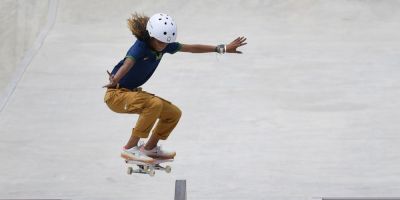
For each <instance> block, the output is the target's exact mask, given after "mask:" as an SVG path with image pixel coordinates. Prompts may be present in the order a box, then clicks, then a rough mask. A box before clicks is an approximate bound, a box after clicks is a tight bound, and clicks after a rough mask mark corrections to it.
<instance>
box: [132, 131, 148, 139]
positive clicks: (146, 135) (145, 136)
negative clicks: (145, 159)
mask: <svg viewBox="0 0 400 200" xmlns="http://www.w3.org/2000/svg"><path fill="white" fill-rule="evenodd" d="M133 135H134V136H136V137H139V138H148V137H149V133H146V132H140V131H136V130H133Z"/></svg>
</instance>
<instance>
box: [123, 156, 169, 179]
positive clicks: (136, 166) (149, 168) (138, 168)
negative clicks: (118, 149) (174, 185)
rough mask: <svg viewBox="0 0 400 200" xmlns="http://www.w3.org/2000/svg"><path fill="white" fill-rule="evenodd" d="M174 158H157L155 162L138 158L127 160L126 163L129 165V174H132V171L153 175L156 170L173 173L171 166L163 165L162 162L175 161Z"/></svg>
mask: <svg viewBox="0 0 400 200" xmlns="http://www.w3.org/2000/svg"><path fill="white" fill-rule="evenodd" d="M173 161H174V159H163V160H162V159H156V160H155V162H154V163H151V164H150V163H145V162H141V161H136V160H125V163H126V165H127V166H128V169H127V171H126V172H127V174H128V175H131V174H132V173H137V174H148V175H150V176H151V177H153V176H154V175H155V174H156V170H159V171H165V172H166V173H171V169H172V168H171V166H169V165H165V167H163V166H161V164H162V163H167V162H173Z"/></svg>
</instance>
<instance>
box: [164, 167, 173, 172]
mask: <svg viewBox="0 0 400 200" xmlns="http://www.w3.org/2000/svg"><path fill="white" fill-rule="evenodd" d="M171 170H172V168H171V166H169V165H167V166H165V172H167V173H171Z"/></svg>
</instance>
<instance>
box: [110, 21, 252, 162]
mask: <svg viewBox="0 0 400 200" xmlns="http://www.w3.org/2000/svg"><path fill="white" fill-rule="evenodd" d="M128 27H129V29H130V30H131V32H132V34H133V35H134V36H135V37H136V38H137V40H136V41H135V43H134V44H133V45H132V47H131V48H130V49H129V50H128V52H127V54H126V56H125V58H124V59H123V60H121V61H120V62H119V63H118V64H117V65H116V66H115V67H114V69H113V70H112V72H111V73H109V83H108V84H107V85H105V86H104V87H105V88H107V91H106V94H105V97H104V101H105V103H106V104H107V106H108V107H109V108H110V109H111V110H112V111H114V112H117V113H129V114H139V118H138V120H137V122H136V125H135V128H133V129H132V134H131V137H130V139H129V141H128V142H127V144H126V145H125V146H124V147H123V149H122V153H121V156H122V157H123V158H125V159H127V160H128V159H130V160H137V161H143V162H149V163H151V162H154V158H163V159H170V158H174V157H175V155H176V153H175V152H173V151H166V150H163V149H161V148H160V147H159V146H157V144H158V141H159V140H166V139H167V138H168V136H169V135H170V133H171V132H172V130H173V129H174V128H175V126H176V125H177V123H178V121H179V119H180V117H181V110H180V109H179V108H178V107H177V106H176V105H174V104H172V103H171V102H169V101H167V100H165V99H163V98H161V97H158V96H156V95H154V94H151V93H148V92H146V91H143V90H142V89H141V87H140V86H142V85H143V84H144V83H145V82H146V81H147V80H149V78H150V77H151V76H152V74H153V73H154V71H155V70H156V69H157V66H158V64H159V63H160V61H161V59H162V57H163V54H165V53H169V54H174V53H176V52H178V51H180V52H191V53H207V52H217V53H220V54H224V53H242V52H240V51H238V50H237V48H238V47H240V46H243V45H245V44H247V43H245V41H246V38H244V37H238V38H236V39H235V40H233V41H232V42H231V43H229V44H227V45H224V44H221V45H217V46H212V45H201V44H182V43H178V42H175V40H176V37H177V34H178V32H177V26H176V23H175V21H174V20H173V19H172V17H171V16H169V15H167V14H163V13H158V14H155V15H153V16H152V17H150V18H149V17H147V16H143V15H139V14H137V13H136V14H133V15H132V17H131V18H130V19H128ZM157 119H158V120H159V121H158V122H157V124H155V123H156V121H157ZM154 125H155V127H154V129H153V126H154ZM151 130H153V131H152V134H151V136H150V138H149V139H148V141H147V143H146V144H144V145H138V144H139V141H140V139H141V138H148V136H149V133H150V131H151Z"/></svg>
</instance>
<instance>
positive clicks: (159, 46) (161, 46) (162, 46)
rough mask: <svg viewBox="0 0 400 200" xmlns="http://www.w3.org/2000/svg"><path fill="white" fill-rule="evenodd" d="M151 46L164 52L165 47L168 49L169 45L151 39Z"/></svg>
mask: <svg viewBox="0 0 400 200" xmlns="http://www.w3.org/2000/svg"><path fill="white" fill-rule="evenodd" d="M150 45H151V47H153V49H154V50H156V51H162V50H163V49H165V47H167V43H165V42H161V41H159V40H157V39H155V38H151V41H150Z"/></svg>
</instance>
